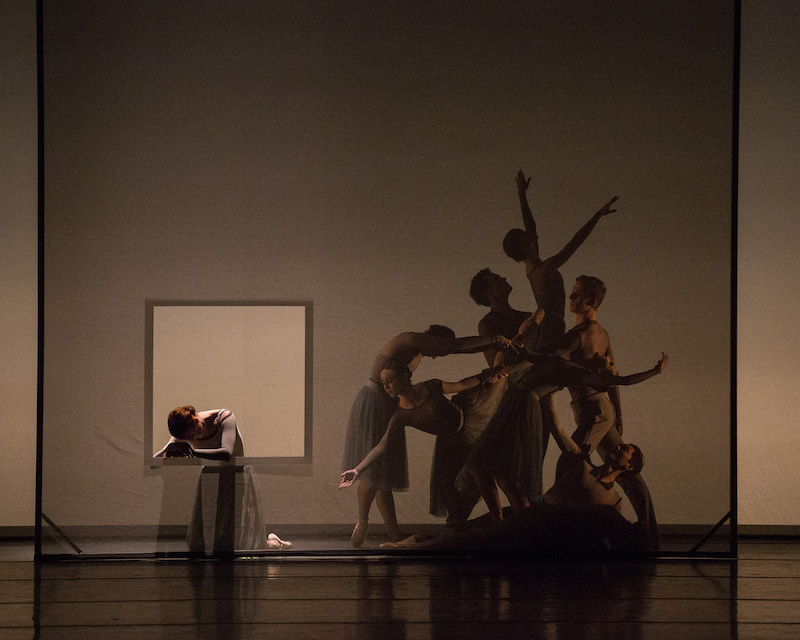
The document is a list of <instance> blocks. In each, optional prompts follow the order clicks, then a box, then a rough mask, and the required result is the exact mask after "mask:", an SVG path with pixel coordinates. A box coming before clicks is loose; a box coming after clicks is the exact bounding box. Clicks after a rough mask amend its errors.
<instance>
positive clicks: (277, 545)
mask: <svg viewBox="0 0 800 640" xmlns="http://www.w3.org/2000/svg"><path fill="white" fill-rule="evenodd" d="M291 548H292V543H291V542H289V541H288V540H281V539H280V538H279V537H278V536H277V535H276V534H274V533H270V534H269V535H268V536H267V549H291Z"/></svg>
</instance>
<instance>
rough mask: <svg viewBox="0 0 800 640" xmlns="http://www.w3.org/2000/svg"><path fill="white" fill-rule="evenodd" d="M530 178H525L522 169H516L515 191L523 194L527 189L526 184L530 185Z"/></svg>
mask: <svg viewBox="0 0 800 640" xmlns="http://www.w3.org/2000/svg"><path fill="white" fill-rule="evenodd" d="M530 183H531V179H530V178H526V177H525V174H524V173H522V169H520V170H519V171H517V193H519V194H520V195H522V194H524V193H525V192H526V191H527V190H528V185H530Z"/></svg>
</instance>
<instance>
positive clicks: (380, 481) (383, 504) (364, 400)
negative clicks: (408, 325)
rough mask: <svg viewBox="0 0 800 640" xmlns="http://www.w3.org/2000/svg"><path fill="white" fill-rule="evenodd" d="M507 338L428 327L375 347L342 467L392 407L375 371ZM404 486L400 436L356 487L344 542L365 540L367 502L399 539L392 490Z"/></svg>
mask: <svg viewBox="0 0 800 640" xmlns="http://www.w3.org/2000/svg"><path fill="white" fill-rule="evenodd" d="M512 347H513V345H512V343H511V341H510V340H508V339H506V338H504V337H500V336H472V337H465V338H456V337H455V334H454V333H453V332H452V330H450V329H448V328H447V327H442V326H440V325H432V326H431V327H430V328H429V329H428V330H427V331H425V332H424V333H418V332H411V331H408V332H404V333H400V334H398V335H397V336H395V337H394V338H392V339H391V340H390V341H389V342H387V343H386V344H385V345H384V346H383V348H382V349H381V351H380V353H379V354H378V356H377V357H376V358H375V360H374V362H373V364H372V371H371V372H370V375H369V379H368V381H367V384H366V385H365V386H364V387H363V388H362V389H361V391H360V392H359V394H358V396H357V397H356V399H355V401H354V402H353V407H352V409H351V410H350V419H349V423H348V429H347V438H346V441H345V447H344V457H343V462H342V469H343V470H344V469H350V468H352V467H354V466H355V465H356V464H357V463H358V462H359V461H361V460H362V459H363V458H364V456H366V455H367V453H369V451H370V450H372V448H373V447H374V446H375V445H376V444H377V443H378V442H379V441H380V440H381V438H382V437H383V435H384V433H385V432H386V427H387V426H388V424H389V419H390V418H391V417H392V414H393V413H394V411H395V409H396V407H397V401H396V399H393V398H390V397H389V395H388V394H387V393H386V392H385V391H384V389H383V386H382V384H381V380H380V374H381V370H382V369H383V368H384V366H385V365H386V363H387V362H389V361H390V360H396V361H399V362H400V363H401V364H403V365H404V366H407V367H408V369H409V371H414V369H416V367H417V365H418V364H419V362H420V360H421V359H422V357H423V356H429V357H437V356H444V355H448V354H452V353H474V352H478V351H483V350H484V349H486V348H494V349H500V348H503V349H506V348H512ZM407 487H408V464H407V460H406V445H405V433H403V432H400V433H399V435H398V436H397V438H396V439H395V441H394V442H393V446H392V448H391V449H390V450H389V451H387V453H386V455H385V456H384V457H383V459H381V460H378V461H377V462H376V463H375V464H374V465H372V466H371V467H370V468H369V469H368V470H366V471H365V473H363V474H361V477H360V478H359V483H358V521H357V522H356V525H355V527H354V528H353V534H352V535H351V537H350V540H351V542H352V544H353V546H355V547H360V546H361V545H362V544H363V543H364V540H365V539H366V536H367V529H368V526H369V512H370V508H371V506H372V503H373V501H374V502H375V503H376V504H377V506H378V511H379V512H380V514H381V516H382V517H383V521H384V523H385V524H386V530H387V534H388V537H389V540H392V541H394V540H400V539H401V538H402V537H403V534H402V533H401V532H400V528H399V526H398V524H397V516H396V514H395V507H394V497H393V495H392V490H395V489H405V488H407Z"/></svg>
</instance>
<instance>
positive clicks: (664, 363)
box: [656, 351, 669, 371]
mask: <svg viewBox="0 0 800 640" xmlns="http://www.w3.org/2000/svg"><path fill="white" fill-rule="evenodd" d="M668 362H669V356H668V355H667V354H666V353H664V352H663V351H662V352H661V360H659V361H658V364H657V365H656V366H657V367H658V370H659V371H663V370H664V369H666V368H667V363H668Z"/></svg>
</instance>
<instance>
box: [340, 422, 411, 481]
mask: <svg viewBox="0 0 800 640" xmlns="http://www.w3.org/2000/svg"><path fill="white" fill-rule="evenodd" d="M402 428H403V425H401V424H400V423H399V422H397V419H396V418H395V416H392V418H391V420H389V426H388V427H387V428H386V431H385V432H384V434H383V437H382V438H381V439H380V442H378V444H376V445H375V446H374V447H372V450H371V451H370V452H369V453H368V454H367V455H366V456H365V458H364V459H363V460H362V461H361V462H359V463H358V464H357V465H356V466H355V468H353V469H348V470H347V471H344V472H342V475H341V478H342V480H341V482H339V488H340V489H344V488H346V487H349V486H350V485H351V484H353V483H354V482H355V481H356V478H358V474H359V473H361V472H362V471H363V470H364V469H366V468H367V467H368V466H369V465H371V464H372V463H373V462H375V460H376V459H377V458H378V457H380V456H382V455H383V454H384V453H385V452H386V448H387V447H388V443H389V438H391V437H392V435H393V433H394V432H395V431H396V430H397V429H402Z"/></svg>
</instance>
